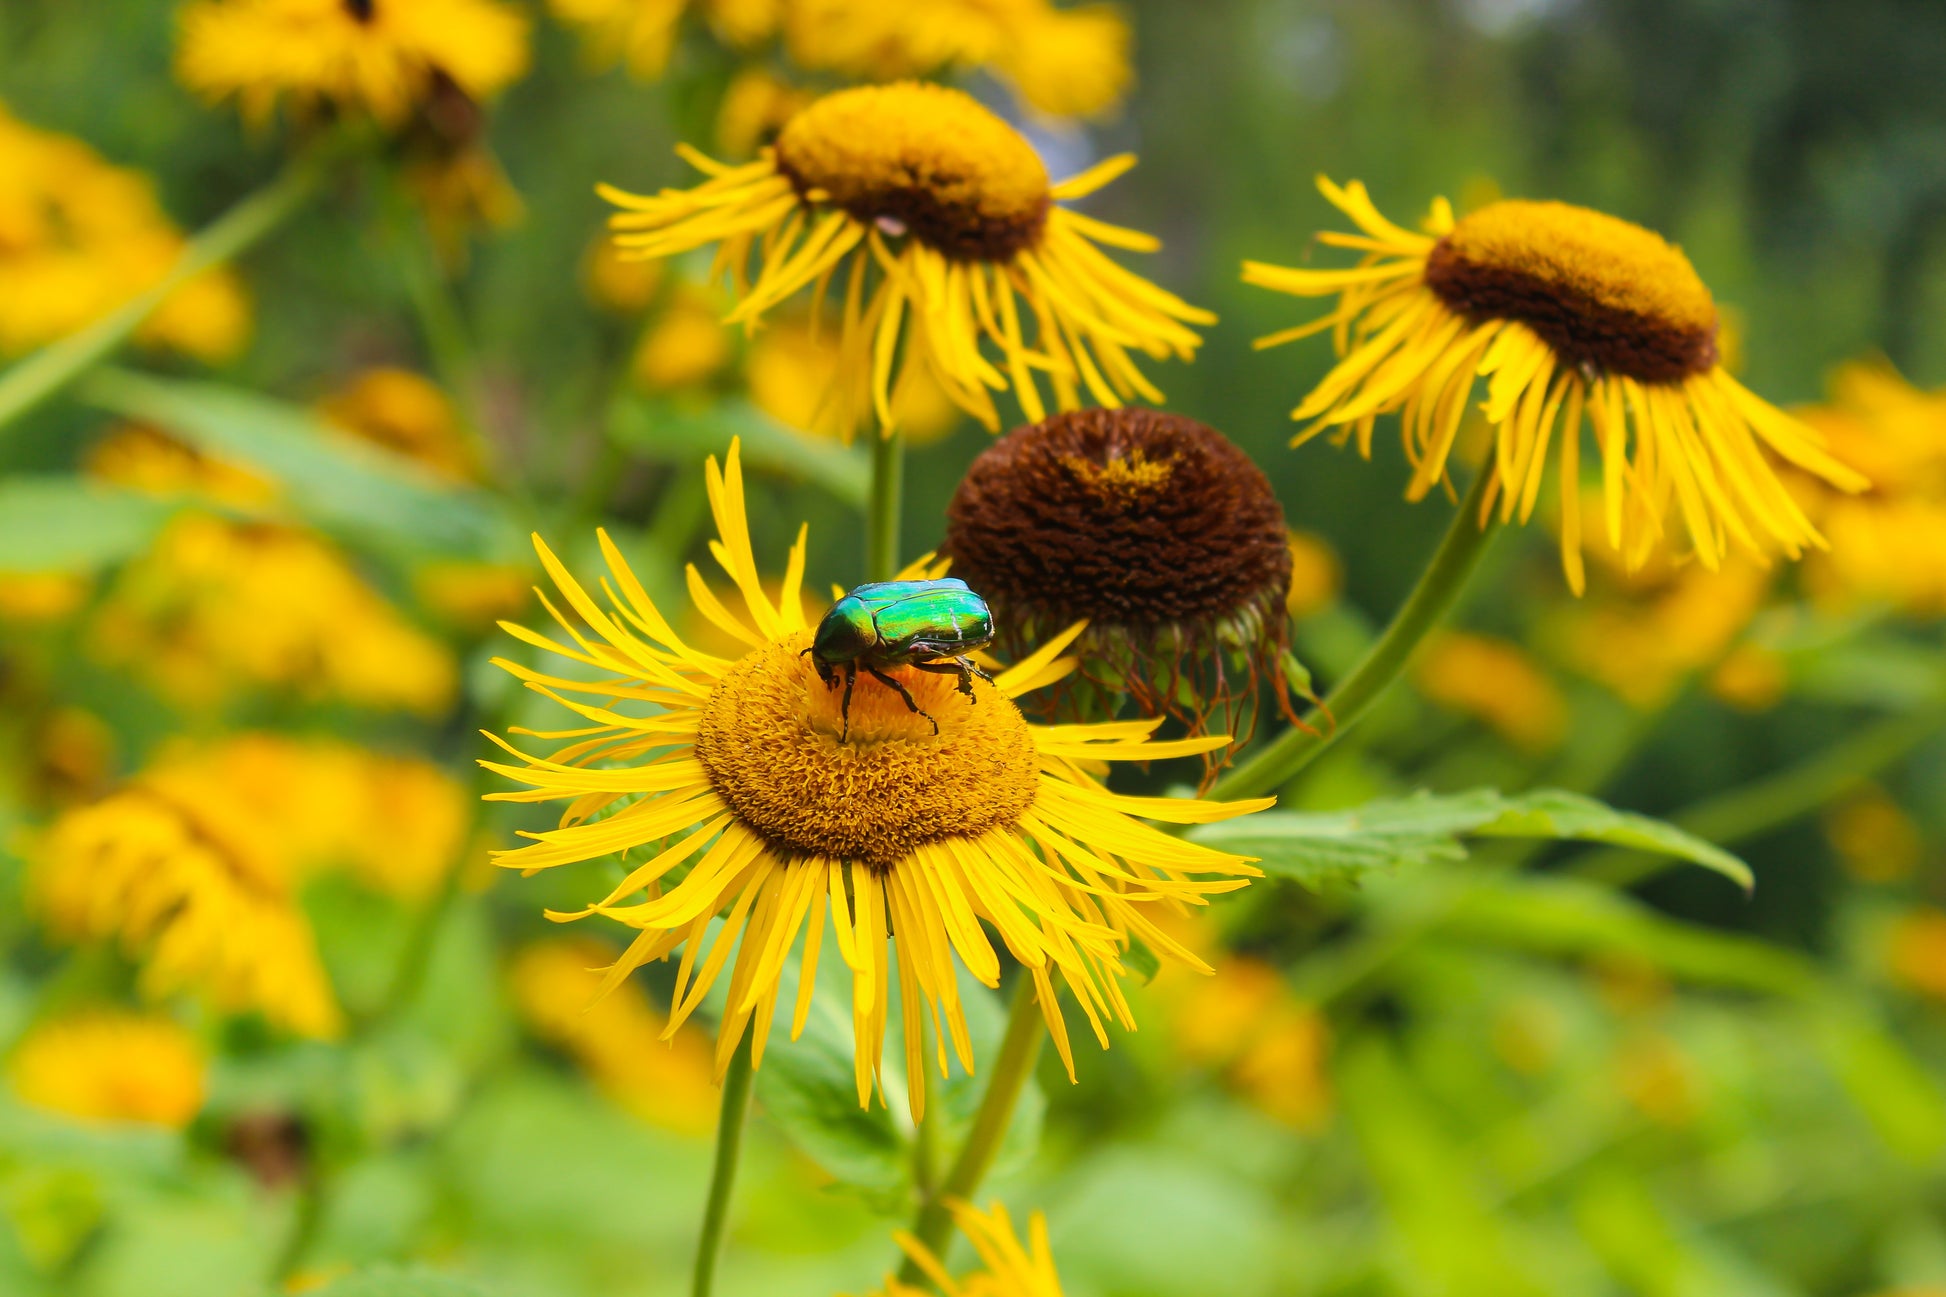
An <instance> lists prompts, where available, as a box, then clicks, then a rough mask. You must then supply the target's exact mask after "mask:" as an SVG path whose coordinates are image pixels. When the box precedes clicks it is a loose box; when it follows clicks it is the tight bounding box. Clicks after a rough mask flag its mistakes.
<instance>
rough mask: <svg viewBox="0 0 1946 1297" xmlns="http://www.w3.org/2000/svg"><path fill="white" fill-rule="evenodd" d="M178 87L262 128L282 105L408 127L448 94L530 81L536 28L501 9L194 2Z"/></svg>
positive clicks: (321, 1)
mask: <svg viewBox="0 0 1946 1297" xmlns="http://www.w3.org/2000/svg"><path fill="white" fill-rule="evenodd" d="M180 26H181V40H180V43H179V45H178V47H177V51H176V75H177V77H178V78H179V79H180V80H181V81H182V83H183V84H184V85H186V86H188V87H189V88H190V89H191V90H194V91H196V92H197V93H198V94H200V95H202V96H203V97H204V98H205V99H208V100H210V101H211V102H213V103H214V102H221V101H222V100H225V99H230V98H234V99H236V101H237V104H238V107H239V108H241V110H242V112H243V116H244V118H245V119H246V120H247V121H250V122H252V123H263V122H265V121H268V120H269V118H270V117H271V115H272V114H273V113H275V112H276V110H277V107H278V104H279V102H280V101H288V102H289V103H290V104H291V105H292V106H293V107H294V108H295V109H296V110H297V111H298V112H301V113H307V114H308V113H311V112H315V111H316V110H318V109H319V108H321V107H323V106H325V105H330V106H331V107H333V108H335V109H337V110H339V111H342V112H352V113H363V114H367V115H369V116H370V117H372V118H373V119H374V120H376V121H377V122H379V123H380V124H381V125H384V126H388V127H398V126H402V125H404V124H405V122H406V119H407V118H408V117H409V116H410V114H411V113H412V111H413V109H415V108H417V107H419V106H421V105H422V104H424V103H425V102H426V101H427V100H428V99H430V98H431V97H432V95H433V94H434V93H435V92H436V90H437V89H438V88H439V87H440V86H441V85H442V84H445V83H450V84H451V85H453V86H455V87H457V88H458V89H459V90H460V91H462V92H463V93H464V94H465V95H466V96H467V97H468V98H469V99H471V100H474V101H479V100H484V99H489V98H491V97H493V95H495V94H496V93H498V92H499V91H500V90H502V89H504V88H505V87H506V86H507V85H508V84H509V83H510V82H512V81H513V80H515V79H516V78H517V77H519V76H520V75H521V73H523V72H525V71H526V70H527V19H526V17H525V16H524V15H523V14H522V13H521V12H520V11H519V10H518V9H516V8H514V7H512V6H510V5H506V4H501V3H498V2H497V0H193V2H192V3H190V4H187V5H185V6H184V7H183V9H182V11H181V15H180Z"/></svg>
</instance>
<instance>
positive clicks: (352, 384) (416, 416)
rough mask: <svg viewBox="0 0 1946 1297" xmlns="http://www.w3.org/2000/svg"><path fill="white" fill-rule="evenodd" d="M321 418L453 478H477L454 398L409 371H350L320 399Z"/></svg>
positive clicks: (476, 466) (390, 368) (477, 470)
mask: <svg viewBox="0 0 1946 1297" xmlns="http://www.w3.org/2000/svg"><path fill="white" fill-rule="evenodd" d="M317 410H318V414H319V415H321V416H322V417H323V418H324V420H325V422H327V423H329V424H331V425H332V426H333V427H335V428H338V429H341V430H342V431H344V432H346V433H349V434H350V435H352V436H354V437H357V438H359V439H361V440H363V441H369V442H372V443H374V444H376V445H380V446H383V447H385V448H386V449H387V450H391V451H396V452H397V453H399V454H401V455H404V456H405V457H406V458H408V459H412V460H416V461H418V462H419V463H420V464H422V465H424V466H425V467H426V468H427V469H430V470H431V471H432V472H433V473H435V474H437V475H438V476H440V477H442V478H445V479H446V480H448V481H453V482H467V481H472V480H475V479H476V478H478V477H479V473H480V465H479V463H478V462H477V459H476V457H475V455H474V453H473V448H472V447H471V446H470V445H469V444H468V443H467V440H466V435H465V434H464V433H463V432H462V431H461V430H460V421H459V414H458V412H457V411H456V410H454V409H453V402H452V399H451V398H449V397H448V396H447V395H446V393H445V392H444V391H442V390H440V388H439V386H438V385H437V384H435V383H433V382H432V381H431V380H429V379H427V378H425V377H424V376H423V375H420V374H415V373H413V372H412V371H411V370H409V369H399V368H396V367H394V366H389V365H380V366H376V367H374V368H372V369H366V370H362V371H360V372H359V373H358V374H356V375H353V376H352V377H351V378H350V379H349V380H348V381H347V382H346V383H345V384H344V386H342V387H340V388H339V389H338V390H337V391H335V392H333V393H332V394H331V395H329V396H327V397H326V398H325V399H324V400H322V401H320V402H319V403H318V407H317Z"/></svg>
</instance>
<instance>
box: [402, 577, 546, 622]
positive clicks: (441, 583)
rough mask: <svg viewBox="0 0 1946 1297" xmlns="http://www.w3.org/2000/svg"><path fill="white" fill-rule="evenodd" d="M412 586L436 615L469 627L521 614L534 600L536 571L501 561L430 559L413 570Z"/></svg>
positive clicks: (415, 592)
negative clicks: (479, 561)
mask: <svg viewBox="0 0 1946 1297" xmlns="http://www.w3.org/2000/svg"><path fill="white" fill-rule="evenodd" d="M412 590H413V593H414V594H415V595H417V596H418V599H419V602H420V603H421V604H422V605H424V606H425V608H426V609H427V610H428V611H429V612H431V613H432V614H433V615H434V616H436V617H438V618H440V619H441V620H442V621H445V622H448V623H450V624H452V625H454V626H458V627H460V628H462V629H465V630H469V631H478V630H482V629H485V628H486V627H489V626H492V625H493V624H494V623H496V622H499V621H502V620H504V619H506V618H508V617H518V616H519V615H520V614H522V613H524V612H526V611H527V607H528V605H529V604H531V603H533V602H534V578H533V574H532V573H531V572H529V571H528V570H527V569H526V568H524V567H511V566H507V565H504V564H499V563H463V562H437V563H427V564H425V565H424V566H422V567H420V568H419V569H418V570H417V571H415V572H414V573H413V574H412Z"/></svg>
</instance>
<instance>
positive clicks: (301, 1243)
mask: <svg viewBox="0 0 1946 1297" xmlns="http://www.w3.org/2000/svg"><path fill="white" fill-rule="evenodd" d="M310 1156H312V1157H315V1156H316V1154H315V1153H312V1154H310ZM323 1222H324V1176H323V1175H322V1174H321V1173H320V1171H319V1168H318V1167H317V1166H315V1165H312V1166H307V1167H305V1169H304V1172H303V1176H302V1178H301V1179H300V1180H299V1181H298V1185H297V1201H296V1203H294V1204H293V1205H292V1215H291V1228H290V1233H288V1234H286V1235H285V1236H284V1244H283V1246H282V1247H280V1248H279V1249H278V1250H277V1260H276V1262H275V1263H274V1264H273V1265H272V1267H271V1272H270V1275H271V1286H272V1289H273V1290H274V1291H276V1292H282V1291H284V1288H285V1285H286V1284H287V1283H288V1282H289V1281H290V1279H291V1277H292V1276H293V1275H295V1274H296V1273H297V1268H298V1267H299V1266H301V1265H303V1264H304V1258H305V1256H306V1255H308V1254H309V1252H310V1250H311V1243H312V1241H313V1240H314V1239H316V1238H317V1235H318V1226H319V1225H321V1224H322V1223H323Z"/></svg>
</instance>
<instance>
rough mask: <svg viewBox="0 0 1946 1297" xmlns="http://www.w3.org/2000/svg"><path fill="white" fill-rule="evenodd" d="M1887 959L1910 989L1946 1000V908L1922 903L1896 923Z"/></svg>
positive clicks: (1888, 946)
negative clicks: (1942, 908) (1936, 907)
mask: <svg viewBox="0 0 1946 1297" xmlns="http://www.w3.org/2000/svg"><path fill="white" fill-rule="evenodd" d="M1886 963H1887V964H1888V965H1889V967H1890V970H1891V973H1892V977H1893V980H1894V981H1896V982H1898V983H1899V984H1900V985H1901V986H1904V987H1906V988H1907V989H1909V990H1914V991H1918V992H1921V993H1922V994H1925V995H1930V996H1932V997H1933V998H1934V999H1938V1000H1946V910H1936V909H1933V908H1931V907H1930V906H1918V907H1916V908H1914V909H1912V910H1911V911H1909V912H1908V913H1906V914H1904V915H1901V916H1900V917H1899V919H1898V920H1897V922H1895V923H1894V924H1893V925H1892V930H1891V933H1890V934H1889V939H1888V941H1887V949H1886Z"/></svg>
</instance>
